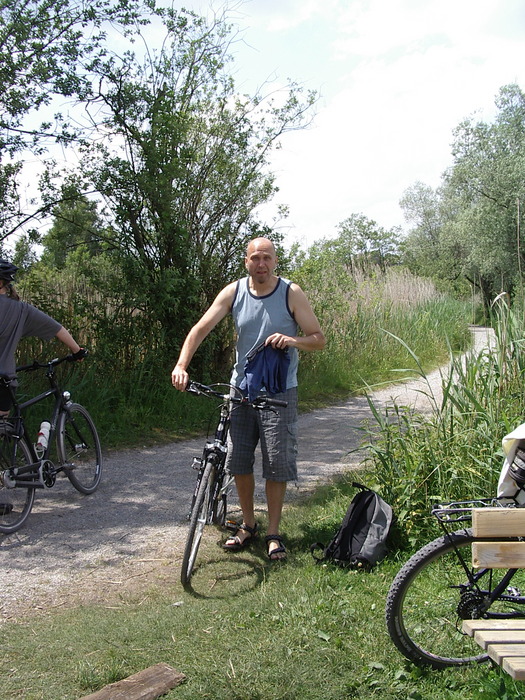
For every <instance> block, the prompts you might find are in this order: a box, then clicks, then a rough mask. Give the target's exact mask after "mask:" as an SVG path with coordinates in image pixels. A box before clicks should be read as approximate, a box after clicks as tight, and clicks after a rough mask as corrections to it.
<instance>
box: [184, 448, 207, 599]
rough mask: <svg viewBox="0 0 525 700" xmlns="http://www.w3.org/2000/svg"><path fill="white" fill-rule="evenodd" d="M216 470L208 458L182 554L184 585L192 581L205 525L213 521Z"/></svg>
mask: <svg viewBox="0 0 525 700" xmlns="http://www.w3.org/2000/svg"><path fill="white" fill-rule="evenodd" d="M214 472H215V467H214V465H213V462H212V461H211V460H208V461H207V462H206V464H205V466H204V471H203V473H202V476H201V477H200V485H199V489H198V491H197V495H196V497H195V502H194V504H193V508H192V511H191V514H190V524H189V528H188V535H187V537H186V545H185V547H184V554H183V556H182V566H181V574H180V580H181V583H182V585H183V586H187V585H188V584H189V582H190V579H191V576H192V574H193V569H194V566H195V561H196V559H197V553H198V551H199V546H200V543H201V539H202V533H203V532H204V527H205V526H206V525H209V524H210V521H211V508H210V499H211V497H212V491H213V480H214Z"/></svg>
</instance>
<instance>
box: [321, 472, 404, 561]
mask: <svg viewBox="0 0 525 700" xmlns="http://www.w3.org/2000/svg"><path fill="white" fill-rule="evenodd" d="M352 486H354V488H358V489H360V491H358V493H356V494H355V496H354V497H353V499H352V502H351V503H350V505H349V506H348V510H347V511H346V515H345V517H344V518H343V522H342V523H341V526H340V527H339V529H338V531H337V532H336V533H335V535H334V537H333V538H332V540H331V542H329V544H328V545H326V546H325V545H323V544H321V543H320V542H315V543H314V544H312V545H311V547H310V551H311V552H312V556H313V558H314V559H315V560H316V561H318V562H323V561H332V562H334V563H335V564H338V565H339V566H348V567H352V568H364V569H370V568H372V566H374V564H377V563H378V562H380V561H381V560H382V559H383V558H384V557H385V555H386V552H387V546H386V540H387V537H388V533H389V532H390V527H391V525H392V508H391V507H390V506H389V505H388V503H385V501H384V500H383V499H382V498H381V496H379V494H377V493H376V492H375V491H372V490H371V489H369V488H367V487H366V486H362V485H361V484H358V483H355V482H354V483H353V484H352ZM316 549H322V550H323V552H322V555H321V556H316V554H315V553H314V552H315V550H316Z"/></svg>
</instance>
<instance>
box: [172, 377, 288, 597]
mask: <svg viewBox="0 0 525 700" xmlns="http://www.w3.org/2000/svg"><path fill="white" fill-rule="evenodd" d="M218 387H222V388H224V389H226V393H225V392H224V391H219V390H218ZM186 391H188V392H190V393H191V394H197V395H199V396H206V397H208V398H211V399H220V402H221V403H220V405H219V411H220V416H219V422H218V424H217V427H216V429H215V436H214V438H213V440H208V441H207V442H206V445H205V446H204V450H203V453H202V457H197V458H195V459H194V460H193V468H194V469H196V470H197V472H198V473H197V481H196V483H195V490H194V492H193V497H192V501H191V508H190V513H189V515H188V520H189V522H190V524H189V529H188V536H187V539H186V546H185V548H184V555H183V557H182V568H181V582H182V585H183V586H187V585H188V584H189V582H190V579H191V575H192V573H193V569H194V566H195V561H196V559H197V553H198V551H199V546H200V543H201V539H202V534H203V531H204V528H205V526H206V525H212V524H213V525H217V526H219V527H224V526H225V525H226V524H227V521H226V510H227V499H228V493H229V491H230V487H231V483H232V481H233V477H232V476H231V475H230V474H229V472H228V471H227V469H226V467H225V462H226V453H227V451H228V447H227V439H228V431H229V428H230V416H231V412H232V411H233V410H235V408H237V407H238V406H241V405H244V406H251V407H252V408H254V409H256V410H259V411H263V410H270V411H275V410H276V408H277V407H279V406H280V407H286V406H287V405H288V404H287V402H286V401H281V400H279V399H272V398H270V397H268V396H260V397H258V398H257V399H255V401H249V400H248V398H247V397H246V396H244V394H243V393H242V392H241V391H240V390H239V389H237V388H236V387H234V386H230V385H229V384H214V385H212V386H207V385H206V384H199V383H198V382H189V383H188V386H187V387H186ZM231 527H232V528H233V527H235V525H234V524H232V526H231Z"/></svg>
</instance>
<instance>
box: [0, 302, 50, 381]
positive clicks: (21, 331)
mask: <svg viewBox="0 0 525 700" xmlns="http://www.w3.org/2000/svg"><path fill="white" fill-rule="evenodd" d="M61 328H62V325H61V324H60V323H58V321H55V319H54V318H51V316H48V315H47V314H45V313H44V312H43V311H40V309H37V308H36V307H34V306H31V304H28V303H27V302H25V301H17V300H16V299H11V298H10V297H8V296H6V295H5V294H0V374H8V375H12V376H14V374H15V370H16V361H15V352H16V348H17V345H18V342H19V341H20V339H21V338H25V337H28V336H35V337H37V338H41V339H42V340H51V338H53V337H54V336H55V335H56V334H57V333H58V331H59V330H60V329H61Z"/></svg>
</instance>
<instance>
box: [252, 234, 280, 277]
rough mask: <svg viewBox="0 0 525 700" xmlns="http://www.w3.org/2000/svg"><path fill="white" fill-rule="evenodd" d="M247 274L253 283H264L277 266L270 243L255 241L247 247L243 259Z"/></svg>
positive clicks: (261, 240)
mask: <svg viewBox="0 0 525 700" xmlns="http://www.w3.org/2000/svg"><path fill="white" fill-rule="evenodd" d="M245 264H246V269H247V270H248V274H249V275H250V277H251V278H252V279H253V280H254V281H255V282H259V283H262V282H266V281H267V280H268V279H270V277H271V276H272V275H273V271H274V270H275V268H276V266H277V255H276V254H275V248H274V247H273V245H272V243H271V242H270V241H266V240H264V239H257V240H255V241H252V242H251V243H250V244H249V245H248V250H247V252H246V258H245Z"/></svg>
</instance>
